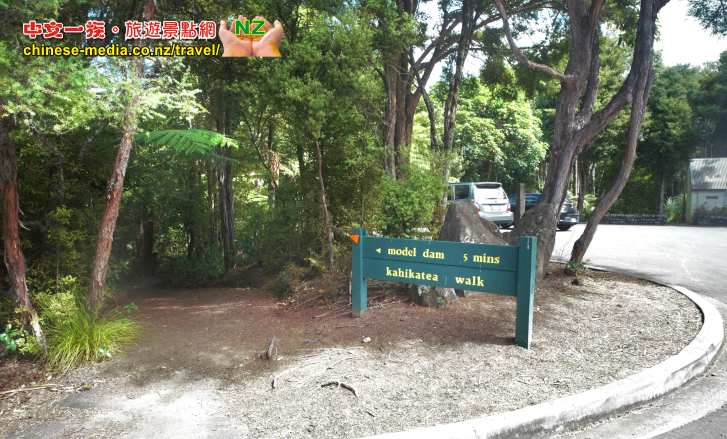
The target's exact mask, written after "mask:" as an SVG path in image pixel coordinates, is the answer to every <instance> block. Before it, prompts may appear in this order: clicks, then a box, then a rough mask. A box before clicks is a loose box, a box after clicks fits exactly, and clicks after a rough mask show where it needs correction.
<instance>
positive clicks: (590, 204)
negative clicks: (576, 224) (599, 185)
mask: <svg viewBox="0 0 727 439" xmlns="http://www.w3.org/2000/svg"><path fill="white" fill-rule="evenodd" d="M596 204H598V199H597V198H596V196H595V195H593V194H585V195H584V197H583V209H582V210H581V211H580V212H579V213H580V217H581V220H587V219H588V218H590V217H591V213H593V209H595V208H596Z"/></svg>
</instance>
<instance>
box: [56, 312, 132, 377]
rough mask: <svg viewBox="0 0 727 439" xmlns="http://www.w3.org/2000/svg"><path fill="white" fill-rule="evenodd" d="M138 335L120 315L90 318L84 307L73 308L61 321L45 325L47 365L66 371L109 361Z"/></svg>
mask: <svg viewBox="0 0 727 439" xmlns="http://www.w3.org/2000/svg"><path fill="white" fill-rule="evenodd" d="M138 332H139V326H138V324H137V323H136V322H135V321H133V320H131V319H129V318H128V317H126V316H125V315H123V314H122V313H121V312H118V311H117V312H113V313H111V314H108V315H106V316H104V317H94V316H93V315H91V313H89V312H88V311H87V310H86V307H85V306H76V307H75V308H73V311H72V312H71V313H70V314H68V315H67V316H66V318H65V319H63V320H62V321H61V322H58V323H57V324H56V325H49V326H46V334H47V339H48V345H49V346H48V365H49V366H50V367H51V368H53V369H59V370H68V369H69V368H71V367H74V366H77V365H79V364H81V363H84V362H93V361H100V360H104V359H107V358H111V356H112V355H113V353H116V352H118V351H119V350H120V349H121V347H122V346H123V345H125V344H128V343H130V342H131V341H133V340H134V339H135V338H136V337H137V335H138Z"/></svg>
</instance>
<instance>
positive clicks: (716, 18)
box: [689, 0, 727, 35]
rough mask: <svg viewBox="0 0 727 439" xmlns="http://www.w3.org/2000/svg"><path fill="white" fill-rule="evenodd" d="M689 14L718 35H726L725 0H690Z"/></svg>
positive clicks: (726, 6)
mask: <svg viewBox="0 0 727 439" xmlns="http://www.w3.org/2000/svg"><path fill="white" fill-rule="evenodd" d="M689 14H690V15H692V16H694V17H696V18H697V20H699V22H700V23H702V26H704V27H706V28H707V29H709V30H711V31H712V33H715V34H718V35H727V3H725V0H690V1H689Z"/></svg>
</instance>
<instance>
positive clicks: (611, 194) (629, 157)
mask: <svg viewBox="0 0 727 439" xmlns="http://www.w3.org/2000/svg"><path fill="white" fill-rule="evenodd" d="M645 76H646V77H645V78H640V79H639V85H638V88H639V89H640V92H639V93H636V96H634V99H633V102H632V104H631V116H630V120H629V128H628V134H627V140H626V142H627V143H626V151H625V152H624V156H623V159H622V160H621V168H620V169H619V171H618V174H617V175H616V178H615V179H614V181H613V184H612V185H611V188H610V189H609V190H608V192H606V193H605V194H604V195H603V197H601V199H599V200H598V204H597V205H596V208H595V209H594V210H593V214H592V215H591V217H590V218H589V219H588V223H587V224H586V228H585V229H584V230H583V233H582V234H581V236H580V237H579V238H578V240H577V241H576V242H575V244H574V245H573V251H572V252H571V257H570V262H571V263H578V264H580V263H582V262H583V258H584V256H585V254H586V251H587V250H588V247H589V246H590V245H591V241H592V240H593V236H594V235H595V234H596V229H597V228H598V225H599V224H600V223H601V220H602V219H603V217H604V216H605V215H606V213H607V212H608V210H609V209H610V208H611V206H613V203H615V202H616V200H618V197H619V196H620V195H621V192H622V191H623V188H624V187H625V186H626V183H627V182H628V180H629V176H630V175H631V170H632V169H633V167H634V161H635V160H636V147H637V145H638V144H639V132H640V131H641V123H642V121H643V119H644V111H645V109H646V101H647V99H648V95H649V88H650V86H651V77H652V73H651V71H649V72H647V73H646V75H645Z"/></svg>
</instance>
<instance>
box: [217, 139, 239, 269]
mask: <svg viewBox="0 0 727 439" xmlns="http://www.w3.org/2000/svg"><path fill="white" fill-rule="evenodd" d="M221 154H222V156H223V157H225V160H224V162H223V163H222V164H221V165H220V170H219V173H218V177H219V180H218V182H219V194H220V202H219V205H220V229H221V233H222V253H223V259H224V267H225V273H227V272H228V271H229V270H230V269H232V267H233V265H234V255H235V231H234V226H235V222H234V221H235V215H234V211H233V193H232V163H231V162H230V160H229V157H230V150H229V148H224V150H222V151H221Z"/></svg>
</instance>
